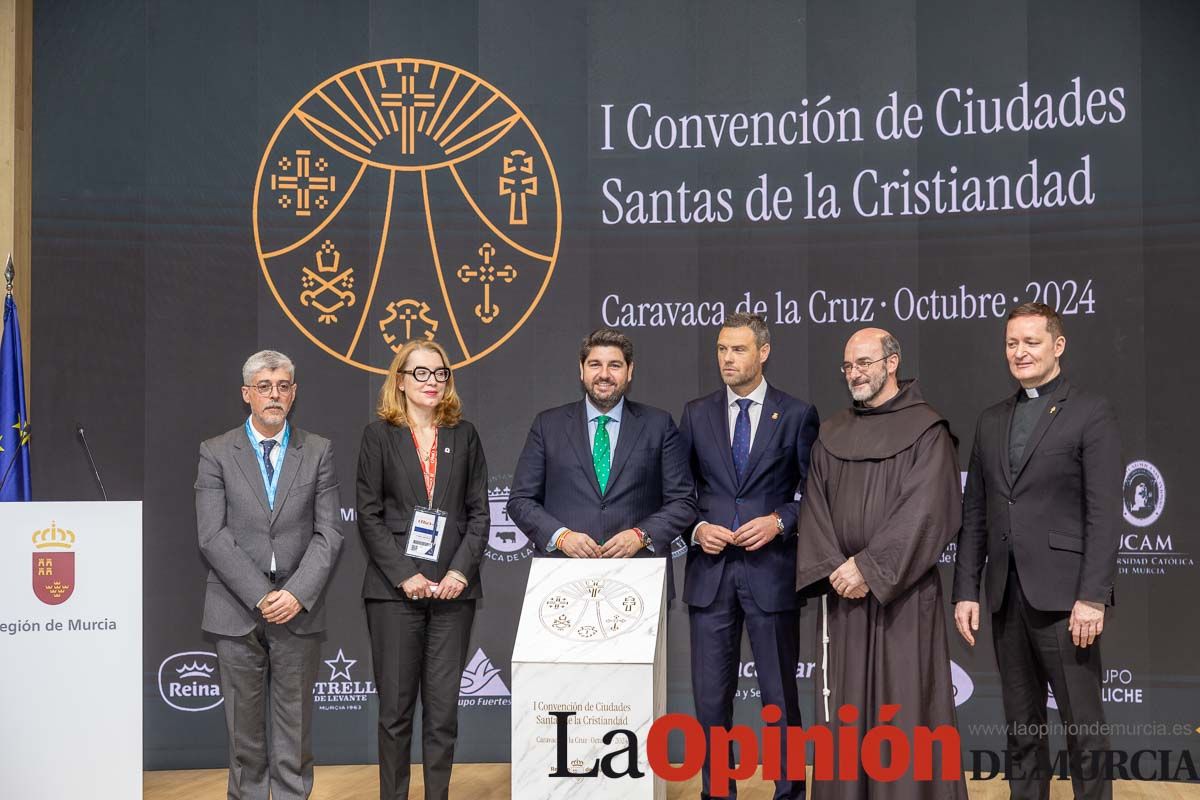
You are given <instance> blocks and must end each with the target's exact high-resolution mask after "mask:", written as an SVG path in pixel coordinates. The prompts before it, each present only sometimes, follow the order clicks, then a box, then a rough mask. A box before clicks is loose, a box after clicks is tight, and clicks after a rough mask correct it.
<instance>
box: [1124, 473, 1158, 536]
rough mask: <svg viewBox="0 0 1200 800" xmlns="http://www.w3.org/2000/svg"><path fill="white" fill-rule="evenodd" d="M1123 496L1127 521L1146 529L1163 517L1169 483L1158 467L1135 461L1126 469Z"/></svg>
mask: <svg viewBox="0 0 1200 800" xmlns="http://www.w3.org/2000/svg"><path fill="white" fill-rule="evenodd" d="M1121 494H1122V500H1123V503H1124V514H1125V521H1126V522H1128V523H1129V524H1130V525H1136V526H1137V527H1139V528H1145V527H1147V526H1150V525H1153V524H1154V523H1155V522H1157V521H1158V518H1159V517H1160V516H1162V512H1163V506H1165V505H1166V502H1167V483H1166V481H1164V480H1163V476H1162V473H1161V472H1159V471H1158V467H1156V466H1154V465H1153V464H1151V463H1150V462H1149V461H1134V462H1131V463H1130V464H1129V465H1128V466H1127V467H1125V484H1124V486H1123V487H1122V492H1121Z"/></svg>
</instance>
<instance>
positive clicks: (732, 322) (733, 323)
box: [721, 311, 771, 347]
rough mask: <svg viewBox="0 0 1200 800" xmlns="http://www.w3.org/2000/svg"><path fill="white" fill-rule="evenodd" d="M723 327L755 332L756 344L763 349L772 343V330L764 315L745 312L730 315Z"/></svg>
mask: <svg viewBox="0 0 1200 800" xmlns="http://www.w3.org/2000/svg"><path fill="white" fill-rule="evenodd" d="M721 327H722V328H749V329H750V330H752V331H754V344H756V345H757V346H759V347H762V346H763V345H764V344H770V343H771V329H770V328H768V327H767V320H766V318H765V317H763V315H762V314H749V313H747V312H745V311H739V312H737V313H736V314H730V315H729V316H728V317H726V318H725V322H724V323H722V324H721Z"/></svg>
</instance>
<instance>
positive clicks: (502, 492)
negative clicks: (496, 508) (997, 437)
mask: <svg viewBox="0 0 1200 800" xmlns="http://www.w3.org/2000/svg"><path fill="white" fill-rule="evenodd" d="M509 491H510V490H509V488H508V487H507V486H504V487H497V488H495V489H488V497H490V498H492V499H493V500H496V499H498V498H501V497H508V493H509Z"/></svg>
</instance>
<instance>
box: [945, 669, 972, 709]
mask: <svg viewBox="0 0 1200 800" xmlns="http://www.w3.org/2000/svg"><path fill="white" fill-rule="evenodd" d="M950 681H951V682H952V683H953V684H954V705H956V706H961V705H962V704H963V703H965V702H967V701H968V700H970V699H971V695H973V694H975V681H973V680H971V676H970V675H968V674H967V671H966V670H965V669H963V668H962V667H960V666H959V665H958V664H956V663H955V662H953V661H951V662H950Z"/></svg>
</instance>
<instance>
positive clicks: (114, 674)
mask: <svg viewBox="0 0 1200 800" xmlns="http://www.w3.org/2000/svg"><path fill="white" fill-rule="evenodd" d="M0 609H3V615H2V617H3V619H0V625H3V626H4V627H3V628H0V663H2V664H5V665H6V666H7V668H8V669H9V670H10V679H8V680H3V681H0V708H3V709H4V711H3V713H0V742H2V743H3V746H2V747H0V775H2V776H3V778H0V783H2V784H3V792H2V794H3V795H4V797H12V798H17V797H20V798H34V797H53V798H75V797H88V798H96V799H97V800H110V799H111V800H131V799H132V798H136V797H141V796H142V504H141V503H140V502H120V503H117V502H114V503H0Z"/></svg>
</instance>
